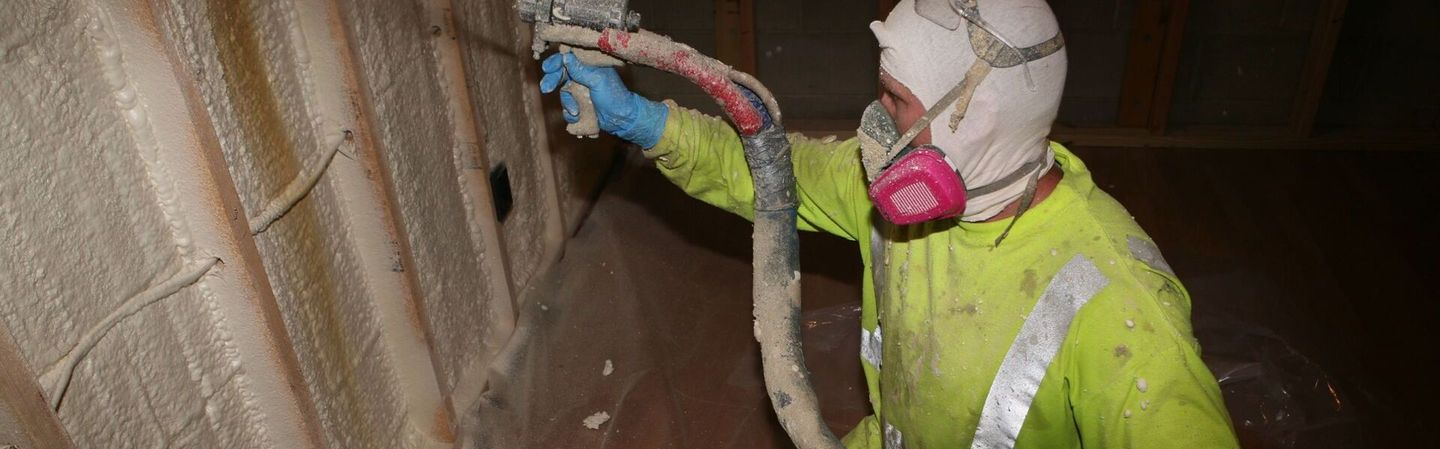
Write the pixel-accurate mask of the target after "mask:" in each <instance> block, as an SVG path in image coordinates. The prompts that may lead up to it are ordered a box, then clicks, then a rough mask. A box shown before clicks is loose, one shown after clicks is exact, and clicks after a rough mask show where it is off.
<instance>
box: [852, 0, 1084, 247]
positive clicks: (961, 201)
mask: <svg viewBox="0 0 1440 449" xmlns="http://www.w3.org/2000/svg"><path fill="white" fill-rule="evenodd" d="M915 9H916V12H917V13H920V15H921V16H923V17H925V18H926V19H928V20H930V21H931V22H934V23H936V24H937V25H940V26H943V27H945V28H947V29H950V30H955V29H958V28H959V27H960V26H961V25H962V24H966V23H967V22H968V24H969V26H970V28H969V30H968V31H969V33H968V35H969V37H970V41H971V42H970V43H971V47H972V48H973V49H974V51H975V54H976V58H975V61H974V63H973V64H972V65H971V66H970V69H969V70H968V71H967V72H966V73H965V76H964V77H963V78H962V79H961V80H960V82H959V83H958V84H956V85H955V86H954V87H953V88H951V89H950V91H949V92H948V93H946V95H945V96H944V97H942V98H941V99H940V100H939V101H937V102H935V104H934V105H932V106H931V107H930V108H929V109H927V110H926V111H925V114H924V115H922V116H921V117H920V119H919V120H917V121H916V122H915V123H914V124H913V125H911V126H910V128H909V129H908V130H906V131H905V133H904V134H903V135H902V134H900V132H899V129H897V127H896V124H895V122H894V120H893V119H892V118H891V117H890V115H889V113H888V112H886V111H885V109H884V107H883V106H881V104H880V102H879V101H876V102H873V103H871V104H870V105H869V106H868V107H867V108H865V113H864V114H863V115H862V116H861V119H860V129H859V130H858V131H857V133H856V134H857V137H858V139H859V143H860V148H861V162H862V164H863V165H864V167H865V174H866V178H867V179H868V181H869V183H870V187H869V192H868V193H869V196H870V200H871V202H872V203H873V204H874V205H875V208H876V210H877V211H878V212H879V213H880V215H881V216H883V217H884V218H885V219H886V220H887V221H889V222H891V223H894V224H897V225H909V224H916V223H923V222H927V221H934V220H941V219H948V218H956V217H959V216H961V215H963V214H964V213H965V209H966V200H967V199H969V198H978V197H980V196H982V195H986V194H989V193H992V192H994V191H998V190H1000V189H1004V188H1006V187H1008V186H1011V185H1013V184H1015V183H1016V182H1018V181H1020V180H1022V179H1024V178H1026V177H1029V180H1028V184H1027V187H1026V189H1025V193H1024V195H1023V196H1022V198H1021V204H1020V210H1019V211H1017V214H1016V217H1017V218H1018V216H1019V215H1020V214H1022V213H1024V210H1025V209H1028V208H1029V206H1030V203H1031V201H1032V200H1033V199H1034V193H1035V190H1036V186H1037V184H1038V182H1039V178H1040V175H1043V173H1041V170H1039V169H1040V168H1041V166H1042V165H1044V162H1045V161H1044V160H1043V157H1044V156H1045V154H1044V153H1043V152H1042V153H1041V154H1040V157H1037V158H1036V159H1035V160H1031V161H1028V162H1026V163H1024V164H1022V165H1020V166H1019V167H1017V168H1016V169H1015V170H1014V171H1012V172H1010V173H1008V174H1007V175H1005V176H1003V177H1001V178H1000V179H998V180H995V181H993V182H990V183H989V184H986V185H982V186H976V187H972V186H967V185H966V183H965V180H964V179H963V177H962V176H961V174H960V172H959V171H958V170H957V167H956V166H955V165H954V164H953V163H952V162H951V161H950V159H949V158H948V157H947V156H946V155H945V151H944V150H946V149H941V148H938V147H936V146H934V145H918V146H912V145H910V144H911V143H912V142H913V141H914V139H915V137H916V136H918V135H919V134H920V133H921V132H923V131H924V130H925V129H926V128H927V127H929V126H930V124H931V122H933V121H934V120H935V118H936V116H938V115H939V114H940V113H941V112H942V111H944V110H946V109H947V108H948V107H949V106H950V105H952V104H953V105H955V111H954V113H953V114H952V115H951V116H950V117H949V123H948V125H949V127H950V131H951V132H955V130H956V129H957V128H958V127H959V125H960V122H961V120H962V119H964V117H965V113H966V111H967V110H968V109H969V106H970V101H971V99H972V98H973V97H974V95H975V91H976V89H977V88H978V87H979V86H980V84H981V83H982V82H983V81H984V80H985V77H986V76H987V75H989V74H990V72H991V70H992V69H995V68H1008V67H1015V66H1024V67H1023V69H1024V70H1025V77H1026V82H1027V87H1029V88H1030V89H1031V90H1032V91H1033V90H1034V84H1033V81H1031V79H1030V73H1029V66H1028V65H1027V63H1028V62H1029V61H1033V60H1036V59H1040V58H1043V57H1045V56H1048V55H1050V54H1053V53H1055V52H1056V51H1058V50H1059V49H1060V48H1061V47H1062V46H1063V45H1064V41H1063V39H1062V38H1061V37H1060V36H1059V35H1058V34H1056V35H1055V37H1054V38H1052V39H1050V40H1047V41H1045V42H1042V43H1041V44H1038V45H1034V46H1031V47H1026V48H1018V47H1016V46H1014V45H1011V44H1010V43H1009V41H1008V40H1006V39H1005V38H1003V37H1001V36H1000V35H999V34H998V33H996V32H995V31H994V30H993V28H992V27H990V26H989V25H988V24H986V23H985V21H984V20H983V19H981V18H980V15H979V10H978V7H977V6H976V0H934V1H924V0H922V1H919V2H916V3H915ZM949 150H960V151H963V150H964V149H959V148H956V149H949ZM1012 223H1013V222H1012Z"/></svg>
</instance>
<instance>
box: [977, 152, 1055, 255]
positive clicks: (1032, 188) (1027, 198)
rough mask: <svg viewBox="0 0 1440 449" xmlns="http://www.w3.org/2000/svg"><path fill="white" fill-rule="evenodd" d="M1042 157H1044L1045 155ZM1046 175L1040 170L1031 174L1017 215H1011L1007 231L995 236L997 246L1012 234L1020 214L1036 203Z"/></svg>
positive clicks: (1016, 212) (1021, 197)
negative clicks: (1042, 177)
mask: <svg viewBox="0 0 1440 449" xmlns="http://www.w3.org/2000/svg"><path fill="white" fill-rule="evenodd" d="M1041 154H1045V153H1041ZM1041 157H1042V158H1043V157H1044V156H1041ZM1034 162H1039V161H1034ZM1044 175H1045V174H1044V173H1041V172H1040V170H1035V174H1034V176H1031V177H1030V181H1029V182H1027V183H1025V193H1024V194H1021V195H1020V207H1019V208H1017V209H1015V216H1014V217H1010V224H1008V225H1005V231H1003V232H1001V233H1000V236H999V237H995V248H999V247H1000V242H1003V241H1005V237H1008V236H1009V235H1010V230H1011V229H1014V228H1015V222H1017V221H1020V216H1021V215H1025V212H1026V211H1029V210H1030V206H1031V205H1033V204H1034V203H1035V192H1036V191H1037V190H1039V189H1040V177H1041V176H1044ZM996 184H999V183H992V184H990V185H996ZM987 187H988V186H987Z"/></svg>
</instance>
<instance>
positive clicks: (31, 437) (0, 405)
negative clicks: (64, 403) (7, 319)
mask: <svg viewBox="0 0 1440 449" xmlns="http://www.w3.org/2000/svg"><path fill="white" fill-rule="evenodd" d="M26 366H27V363H25V359H24V358H23V357H21V356H20V351H19V350H17V349H16V348H15V344H14V342H12V341H11V340H10V330H9V329H4V328H0V425H4V424H11V423H13V424H14V425H16V426H17V427H18V428H17V429H3V428H0V435H7V434H8V435H15V436H18V437H21V438H25V440H22V441H0V447H7V446H13V447H17V448H34V449H70V448H72V447H74V446H73V444H72V443H71V442H70V436H69V435H68V434H66V433H65V430H64V428H63V427H61V426H60V418H59V417H57V416H55V412H54V411H52V410H50V403H49V402H48V401H46V400H45V394H44V393H43V392H42V391H41V390H40V384H38V383H36V382H35V373H32V372H30V370H29V369H28V368H26ZM4 415H9V416H8V417H7V416H4Z"/></svg>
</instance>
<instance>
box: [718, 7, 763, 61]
mask: <svg viewBox="0 0 1440 449" xmlns="http://www.w3.org/2000/svg"><path fill="white" fill-rule="evenodd" d="M715 57H716V58H717V59H719V60H720V61H722V62H724V63H726V64H730V66H731V67H734V68H735V69H736V70H739V71H741V72H745V73H751V74H753V73H755V0H715Z"/></svg>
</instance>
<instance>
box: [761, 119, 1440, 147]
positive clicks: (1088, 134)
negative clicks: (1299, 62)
mask: <svg viewBox="0 0 1440 449" xmlns="http://www.w3.org/2000/svg"><path fill="white" fill-rule="evenodd" d="M859 125H860V123H859V121H858V120H790V121H788V122H786V127H785V129H786V130H788V131H793V132H798V133H801V134H804V135H807V136H811V137H814V138H817V139H818V138H824V137H828V136H835V137H837V138H840V139H848V138H851V137H855V128H856V127H858V126H859ZM1050 140H1054V141H1056V142H1060V143H1063V144H1065V145H1069V146H1083V147H1119V148H1196V149H1211V150H1334V151H1440V132H1437V131H1432V130H1425V129H1380V128H1348V129H1340V130H1333V131H1326V132H1323V133H1318V134H1316V135H1313V136H1305V137H1300V136H1295V135H1292V134H1290V129H1289V127H1287V126H1264V127H1257V126H1187V127H1183V128H1177V129H1173V130H1170V132H1168V133H1166V134H1165V135H1155V134H1151V133H1150V131H1149V130H1148V129H1145V128H1133V127H1129V128H1127V127H1115V126H1111V127H1098V128H1079V127H1070V126H1063V125H1058V124H1057V125H1055V126H1054V127H1053V128H1052V129H1051V130H1050Z"/></svg>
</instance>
